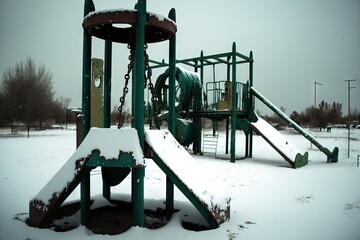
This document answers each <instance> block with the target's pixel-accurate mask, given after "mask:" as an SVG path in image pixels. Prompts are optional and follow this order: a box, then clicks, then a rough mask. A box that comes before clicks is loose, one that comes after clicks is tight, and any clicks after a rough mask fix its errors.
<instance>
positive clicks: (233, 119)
mask: <svg viewBox="0 0 360 240" xmlns="http://www.w3.org/2000/svg"><path fill="white" fill-rule="evenodd" d="M231 57H232V93H231V94H232V98H231V99H232V103H231V105H232V107H231V147H230V154H231V160H230V161H231V162H232V163H234V162H235V146H236V144H235V134H236V44H235V42H234V43H233V46H232V56H231Z"/></svg>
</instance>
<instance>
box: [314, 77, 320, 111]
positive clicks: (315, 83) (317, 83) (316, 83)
mask: <svg viewBox="0 0 360 240" xmlns="http://www.w3.org/2000/svg"><path fill="white" fill-rule="evenodd" d="M316 85H320V86H322V83H319V82H314V89H315V90H314V108H316Z"/></svg>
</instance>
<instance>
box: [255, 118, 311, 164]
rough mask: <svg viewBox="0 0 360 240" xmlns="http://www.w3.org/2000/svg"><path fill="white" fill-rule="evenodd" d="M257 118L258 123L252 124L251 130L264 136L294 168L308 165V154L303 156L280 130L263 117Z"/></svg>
mask: <svg viewBox="0 0 360 240" xmlns="http://www.w3.org/2000/svg"><path fill="white" fill-rule="evenodd" d="M257 118H258V120H257V122H252V123H250V126H251V128H252V129H254V131H255V132H256V133H257V134H259V135H260V136H262V137H263V138H264V139H265V140H266V141H267V142H268V143H269V144H270V145H271V146H272V147H273V148H274V149H275V150H276V151H277V152H278V153H279V154H280V155H281V156H282V157H283V158H284V159H285V160H286V161H287V162H288V163H290V165H291V166H292V167H293V168H298V167H302V166H304V165H306V164H308V152H305V153H304V154H303V155H302V154H301V153H300V151H299V150H298V149H297V148H296V147H295V146H294V145H293V144H291V143H290V142H289V141H288V140H287V139H286V137H285V136H284V135H282V134H281V133H280V132H279V131H278V130H276V129H275V128H274V127H273V126H271V125H270V124H269V123H268V122H266V121H265V120H264V119H262V118H261V117H259V116H257Z"/></svg>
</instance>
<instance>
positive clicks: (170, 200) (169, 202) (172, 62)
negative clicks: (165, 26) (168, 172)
mask: <svg viewBox="0 0 360 240" xmlns="http://www.w3.org/2000/svg"><path fill="white" fill-rule="evenodd" d="M168 16H169V18H170V19H171V20H173V21H174V22H176V12H175V9H174V8H173V9H171V10H170V12H169V15H168ZM175 67H176V35H174V36H173V37H172V38H171V39H170V40H169V120H168V124H169V131H170V132H171V133H172V135H173V136H175V121H176V119H175V94H176V93H175ZM165 99H166V98H165ZM173 213H174V183H173V182H172V180H171V179H170V178H169V177H168V176H167V177H166V218H167V219H170V218H171V216H172V214H173Z"/></svg>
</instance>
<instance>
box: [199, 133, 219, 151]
mask: <svg viewBox="0 0 360 240" xmlns="http://www.w3.org/2000/svg"><path fill="white" fill-rule="evenodd" d="M218 139H219V135H218V133H216V134H215V135H213V134H212V133H205V132H203V141H202V143H203V147H202V152H203V153H212V154H214V155H215V156H216V149H217V144H218Z"/></svg>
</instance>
